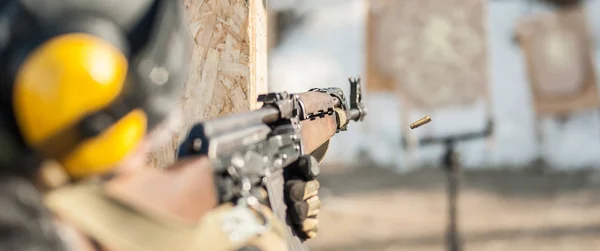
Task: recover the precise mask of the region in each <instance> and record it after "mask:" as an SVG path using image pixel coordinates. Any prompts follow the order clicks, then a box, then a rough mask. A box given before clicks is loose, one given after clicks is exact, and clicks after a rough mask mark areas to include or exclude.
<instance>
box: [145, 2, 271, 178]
mask: <svg viewBox="0 0 600 251" xmlns="http://www.w3.org/2000/svg"><path fill="white" fill-rule="evenodd" d="M183 4H184V6H185V9H186V19H187V23H188V30H189V34H190V39H193V41H194V43H193V51H192V54H193V55H192V61H191V64H190V70H189V75H188V79H187V81H186V84H185V88H184V92H183V93H182V96H181V101H182V114H183V121H182V123H181V125H180V126H179V129H178V130H177V133H175V134H176V135H174V138H173V139H172V142H171V143H172V144H169V145H167V146H164V147H162V148H161V149H159V150H156V151H154V152H152V153H151V154H150V161H151V162H152V163H153V164H154V165H155V166H156V167H165V166H167V165H168V164H170V163H172V161H173V160H174V157H175V151H176V149H177V146H178V145H179V143H180V141H181V140H183V138H184V137H185V136H186V134H187V131H188V130H189V129H190V127H191V126H192V125H193V124H195V123H198V122H199V121H202V120H205V119H210V118H214V117H217V116H221V115H225V114H229V113H232V112H241V111H248V110H250V109H254V108H257V107H258V105H259V104H257V102H256V97H257V95H258V94H260V93H265V92H267V82H266V81H267V78H266V77H267V16H266V10H265V6H264V3H263V1H261V0H247V1H245V0H204V1H201V0H183Z"/></svg>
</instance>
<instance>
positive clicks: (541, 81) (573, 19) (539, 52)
mask: <svg viewBox="0 0 600 251" xmlns="http://www.w3.org/2000/svg"><path fill="white" fill-rule="evenodd" d="M586 22H587V20H586V16H585V12H584V10H583V9H582V8H580V7H575V8H570V9H562V10H558V11H557V12H554V13H543V14H538V15H535V16H532V17H528V18H526V19H524V20H522V21H521V22H520V23H519V24H518V26H517V38H518V41H519V42H520V45H521V47H522V49H523V52H524V55H525V59H526V64H527V70H528V76H529V81H530V84H531V90H532V93H533V99H534V106H535V110H536V112H537V114H538V115H564V114H566V113H569V112H573V111H577V110H582V109H590V108H595V107H597V106H598V91H597V87H596V76H595V75H596V74H595V72H594V67H593V61H592V49H591V46H592V43H591V35H590V33H589V31H588V28H587V23H586Z"/></svg>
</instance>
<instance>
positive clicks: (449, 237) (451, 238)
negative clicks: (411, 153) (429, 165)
mask: <svg viewBox="0 0 600 251" xmlns="http://www.w3.org/2000/svg"><path fill="white" fill-rule="evenodd" d="M443 162H444V169H445V170H444V171H445V173H446V178H447V180H448V183H447V184H448V187H447V195H448V228H447V232H446V249H447V251H461V250H462V240H461V237H460V233H459V229H458V194H459V187H460V178H461V170H460V161H459V159H458V156H457V154H456V153H455V152H454V144H453V142H449V143H448V144H446V154H445V156H444V161H443Z"/></svg>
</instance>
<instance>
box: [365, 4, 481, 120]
mask: <svg viewBox="0 0 600 251" xmlns="http://www.w3.org/2000/svg"><path fill="white" fill-rule="evenodd" d="M375 3H377V6H376V7H375V6H373V5H372V6H371V7H372V13H371V16H377V20H376V21H377V22H376V25H375V23H371V24H372V25H371V27H370V28H371V30H372V32H373V35H372V36H371V38H370V39H372V40H373V41H374V42H373V45H372V47H373V51H371V53H369V56H368V57H374V58H373V61H372V62H370V63H369V65H370V67H376V69H377V70H378V71H381V72H383V73H384V74H381V75H379V76H380V77H379V78H380V79H382V80H381V81H380V82H381V83H385V82H389V81H393V83H392V84H389V83H387V84H382V85H383V86H390V85H392V86H394V85H396V86H397V88H399V91H401V92H402V93H404V96H406V97H408V98H410V102H411V103H413V104H414V105H415V106H417V107H421V108H425V109H432V108H441V107H448V106H459V105H466V104H471V103H473V102H474V101H475V100H477V99H480V98H483V99H485V98H486V96H487V95H486V91H487V90H486V85H487V81H488V62H487V61H488V58H487V51H486V50H487V48H486V30H485V19H484V15H485V8H484V3H485V1H484V0H393V1H391V0H388V1H375ZM390 78H391V80H390ZM386 80H387V81H386ZM370 82H371V80H369V83H370ZM372 87H373V86H372V85H371V84H369V86H368V88H369V89H371V90H372ZM387 88H389V87H387Z"/></svg>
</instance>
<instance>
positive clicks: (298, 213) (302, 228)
mask: <svg viewBox="0 0 600 251" xmlns="http://www.w3.org/2000/svg"><path fill="white" fill-rule="evenodd" d="M319 172H320V169H319V163H318V161H317V160H316V159H315V158H314V157H313V156H311V155H305V156H302V157H300V159H299V160H298V161H297V162H296V163H295V165H294V166H290V167H287V168H285V171H284V178H285V180H286V182H285V201H286V204H287V215H288V217H289V218H290V220H291V223H292V225H293V227H294V228H295V230H296V233H298V235H299V237H301V238H303V239H305V240H306V239H310V238H314V237H315V236H316V235H317V225H318V223H319V220H318V219H317V216H318V214H319V210H320V208H321V201H320V200H319V196H318V192H319V181H317V180H316V178H317V176H318V175H319Z"/></svg>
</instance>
